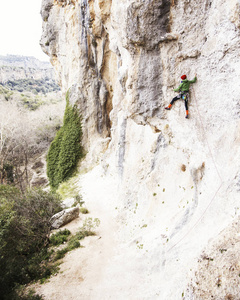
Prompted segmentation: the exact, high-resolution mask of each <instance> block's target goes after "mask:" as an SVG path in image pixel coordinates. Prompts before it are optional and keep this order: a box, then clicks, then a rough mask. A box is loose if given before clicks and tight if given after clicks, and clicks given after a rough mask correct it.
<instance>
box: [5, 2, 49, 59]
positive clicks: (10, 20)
mask: <svg viewBox="0 0 240 300" xmlns="http://www.w3.org/2000/svg"><path fill="white" fill-rule="evenodd" d="M41 3H42V0H0V55H6V54H16V55H26V56H35V57H36V58H38V59H40V60H43V61H49V58H48V56H47V55H46V54H45V53H44V52H43V51H42V49H41V47H40V45H39V41H40V39H41V34H42V19H41V15H40V10H41Z"/></svg>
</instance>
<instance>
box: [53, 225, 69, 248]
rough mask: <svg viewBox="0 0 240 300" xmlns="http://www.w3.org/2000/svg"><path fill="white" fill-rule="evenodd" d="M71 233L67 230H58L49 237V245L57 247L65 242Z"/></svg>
mask: <svg viewBox="0 0 240 300" xmlns="http://www.w3.org/2000/svg"><path fill="white" fill-rule="evenodd" d="M70 234H71V232H70V231H69V230H68V229H64V230H60V231H58V232H57V233H55V234H53V235H52V236H51V237H50V239H49V240H50V245H53V246H59V245H61V244H63V243H64V242H66V241H67V239H68V236H69V235H70Z"/></svg>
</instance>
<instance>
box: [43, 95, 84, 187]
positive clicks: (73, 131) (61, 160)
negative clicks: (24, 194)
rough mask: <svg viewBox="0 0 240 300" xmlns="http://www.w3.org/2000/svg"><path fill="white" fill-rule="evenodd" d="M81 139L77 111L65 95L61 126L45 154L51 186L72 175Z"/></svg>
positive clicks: (81, 150) (79, 153) (79, 152)
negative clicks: (65, 102) (65, 100)
mask: <svg viewBox="0 0 240 300" xmlns="http://www.w3.org/2000/svg"><path fill="white" fill-rule="evenodd" d="M81 139H82V127H81V120H80V116H79V111H78V110H77V108H76V107H72V106H71V105H70V104H69V101H68V96H67V105H66V109H65V114H64V120H63V126H62V128H61V129H60V130H59V131H58V132H57V134H56V137H55V139H54V140H53V142H52V143H51V146H50V149H49V152H48V155H47V175H48V178H49V182H50V185H51V187H52V188H54V189H56V188H57V187H58V185H59V184H60V183H61V182H63V181H65V180H67V179H68V178H70V177H71V176H72V175H73V173H74V171H75V169H76V166H77V162H78V160H79V159H80V158H81V157H83V149H82V147H81Z"/></svg>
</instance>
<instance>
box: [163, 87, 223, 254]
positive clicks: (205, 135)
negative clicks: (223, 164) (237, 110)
mask: <svg viewBox="0 0 240 300" xmlns="http://www.w3.org/2000/svg"><path fill="white" fill-rule="evenodd" d="M192 92H193V95H194V99H195V103H196V108H197V112H198V116H199V120H200V123H201V127H202V131H203V134H204V139H205V141H206V143H207V146H208V150H209V153H210V156H211V159H212V161H213V164H214V167H215V169H216V172H217V174H218V177H219V179H220V181H221V182H220V185H219V187H218V189H217V191H216V192H215V194H214V196H213V197H212V198H211V200H210V201H209V203H208V205H207V207H206V208H205V210H204V211H203V212H202V214H201V216H200V217H199V218H198V220H197V221H196V222H195V223H194V224H193V226H192V227H191V228H190V229H189V230H188V231H187V232H186V234H185V235H184V236H183V237H182V238H181V239H180V240H179V241H177V242H176V243H175V244H174V245H173V246H172V247H171V248H170V249H169V250H168V251H171V250H172V249H173V248H174V247H176V246H177V245H178V244H179V243H181V242H182V241H183V240H184V239H185V238H186V236H187V235H188V234H189V233H190V232H191V231H192V230H193V229H194V228H195V227H196V226H197V225H198V223H199V222H200V221H201V220H202V218H203V216H204V215H205V214H206V212H207V210H208V208H209V207H210V205H211V204H212V202H213V201H214V199H215V198H216V196H217V194H218V192H219V190H220V189H221V187H222V185H223V180H222V177H221V175H220V172H219V170H218V168H217V165H216V162H215V159H214V156H213V154H212V150H211V147H210V144H209V142H208V139H207V134H206V130H205V128H204V125H203V121H202V117H201V114H200V111H199V107H198V102H197V98H196V96H195V92H194V89H193V88H192Z"/></svg>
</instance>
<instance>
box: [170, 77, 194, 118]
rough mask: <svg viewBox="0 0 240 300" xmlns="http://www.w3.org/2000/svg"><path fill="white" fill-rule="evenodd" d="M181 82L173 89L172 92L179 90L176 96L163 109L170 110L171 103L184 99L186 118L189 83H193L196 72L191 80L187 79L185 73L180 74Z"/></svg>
mask: <svg viewBox="0 0 240 300" xmlns="http://www.w3.org/2000/svg"><path fill="white" fill-rule="evenodd" d="M181 79H182V81H181V84H180V85H179V87H178V88H176V89H173V90H174V92H180V93H179V94H178V95H177V96H176V97H174V98H173V99H172V101H171V102H170V104H169V105H168V106H167V107H165V109H167V110H170V108H171V107H172V105H173V103H174V102H175V101H177V100H179V99H183V100H184V101H185V108H186V118H188V98H189V87H190V84H191V83H195V82H196V80H197V74H196V75H195V77H194V79H193V80H187V76H186V75H182V76H181Z"/></svg>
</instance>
